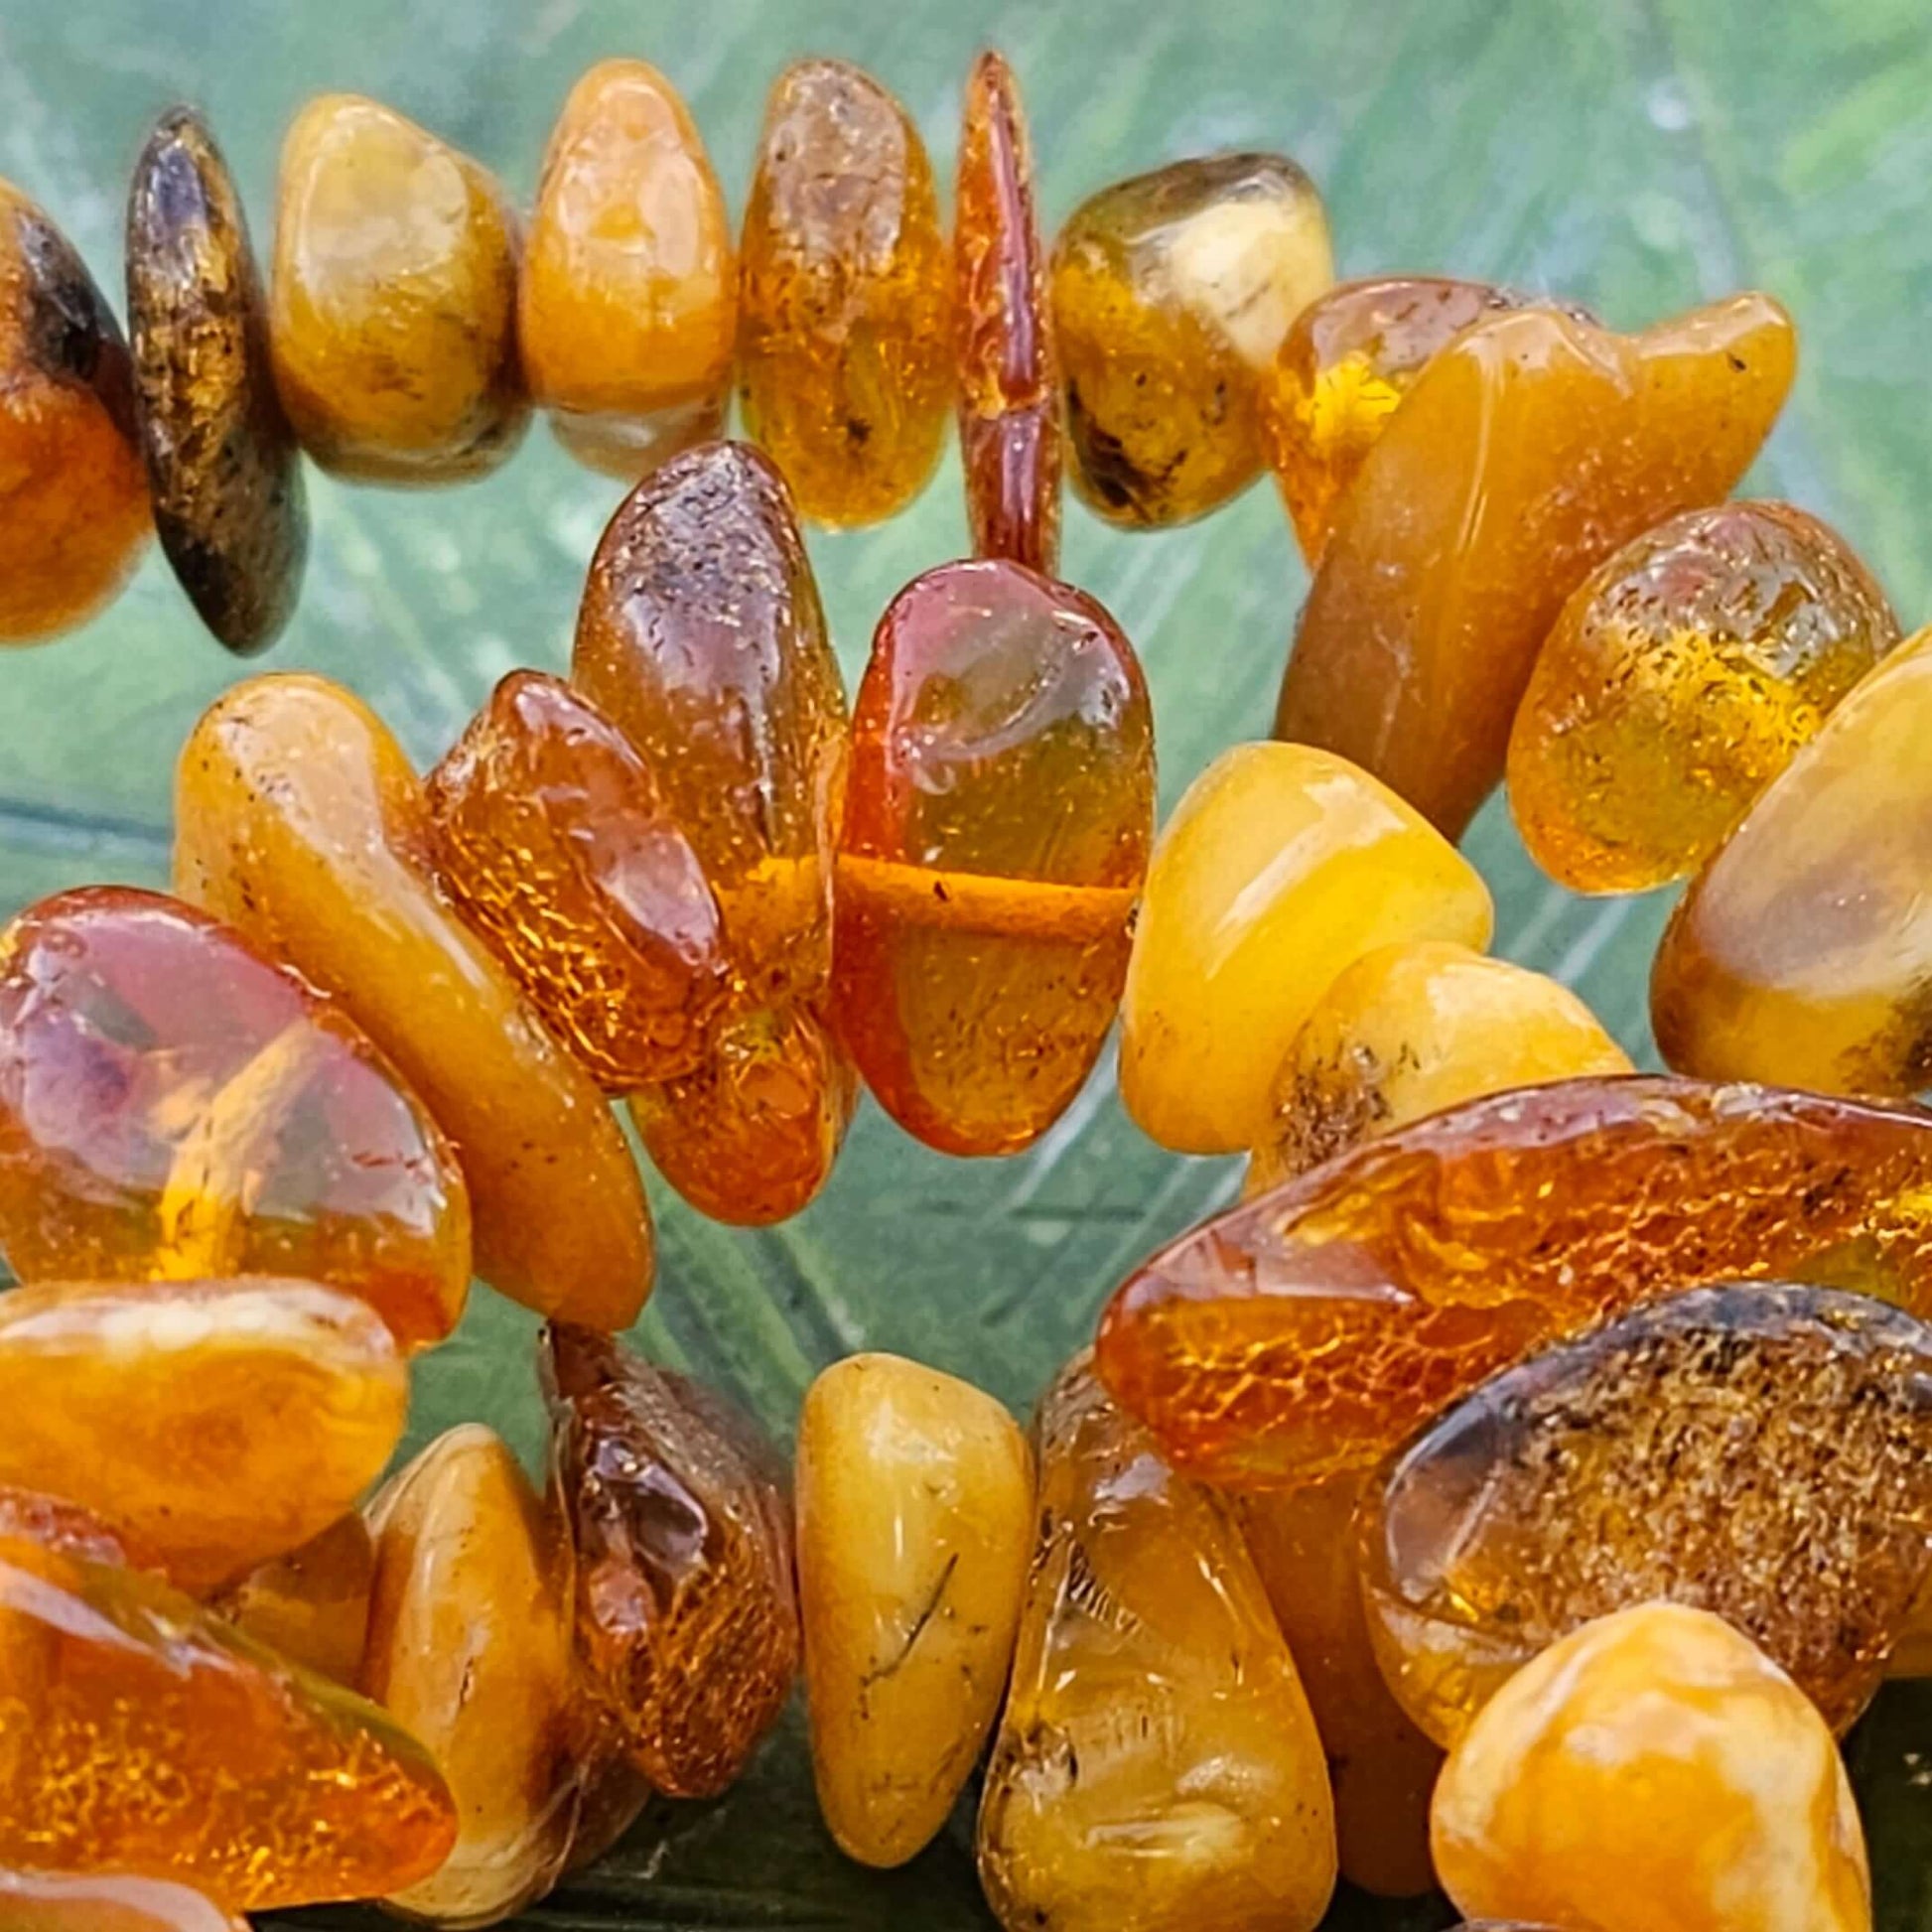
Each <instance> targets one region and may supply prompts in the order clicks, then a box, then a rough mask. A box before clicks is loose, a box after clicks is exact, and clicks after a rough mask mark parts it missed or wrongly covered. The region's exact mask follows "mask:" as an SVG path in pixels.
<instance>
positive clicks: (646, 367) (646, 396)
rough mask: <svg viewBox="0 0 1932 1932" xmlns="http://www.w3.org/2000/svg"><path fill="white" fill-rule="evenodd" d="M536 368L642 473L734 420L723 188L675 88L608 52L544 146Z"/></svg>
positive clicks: (616, 457) (732, 291)
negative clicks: (730, 412)
mask: <svg viewBox="0 0 1932 1932" xmlns="http://www.w3.org/2000/svg"><path fill="white" fill-rule="evenodd" d="M517 320H518V328H519V334H520V337H521V341H522V348H523V368H524V373H525V374H526V376H527V377H528V379H529V384H530V390H531V394H532V396H533V397H534V398H535V400H536V401H537V402H538V403H540V404H541V405H542V406H543V407H545V408H547V409H548V410H549V411H550V420H551V423H552V424H553V426H554V427H555V429H556V432H557V436H558V439H559V440H560V441H561V442H562V443H563V445H564V447H565V448H566V449H568V450H569V451H570V452H571V454H572V455H574V456H577V457H580V458H582V459H583V461H584V462H586V463H589V464H594V465H595V466H596V467H597V468H598V469H600V470H608V471H610V472H611V473H612V474H613V475H615V476H620V477H626V478H629V479H631V480H632V481H634V480H635V479H636V478H638V477H641V476H643V475H645V474H646V473H647V472H649V471H651V470H654V469H655V468H656V467H657V466H658V465H659V464H660V463H662V462H664V461H665V460H666V459H667V458H669V457H673V456H675V455H676V454H677V453H678V452H679V451H680V450H684V449H688V448H690V446H691V445H692V444H694V443H702V442H706V441H708V440H709V439H710V438H711V437H714V436H716V435H717V434H718V433H719V431H720V430H721V429H722V428H723V427H724V422H725V406H726V404H727V402H728V401H729V400H730V396H731V375H732V345H733V342H734V340H735V337H736V333H737V328H738V276H737V270H736V266H735V264H734V262H733V259H732V235H731V223H730V219H729V217H728V216H727V214H726V212H725V197H724V192H723V190H722V189H720V188H719V186H718V177H717V176H716V175H715V174H713V173H712V169H711V159H710V157H709V156H708V155H707V154H706V153H705V146H704V141H703V139H702V137H701V136H700V135H699V133H698V130H697V127H696V125H695V124H694V123H693V122H692V119H691V116H690V114H689V113H688V112H687V111H686V109H685V105H684V102H683V101H682V100H681V99H680V98H679V96H678V92H677V89H676V88H675V87H673V86H672V85H671V83H670V82H669V81H668V80H666V79H665V78H664V76H663V75H662V74H661V73H659V72H658V71H657V69H655V68H653V67H650V66H647V65H646V64H645V63H644V62H642V61H603V62H600V63H599V64H598V65H597V66H596V67H594V68H592V69H591V70H590V71H589V72H588V73H587V74H585V75H584V77H583V78H582V79H581V80H580V81H578V83H577V85H576V86H575V87H573V88H572V89H571V92H570V98H569V99H568V100H567V101H565V102H564V109H563V112H562V114H561V115H559V116H558V119H557V125H556V127H555V129H554V130H553V131H552V133H551V136H550V145H549V147H548V149H547V150H546V151H545V153H544V158H543V178H542V181H541V183H540V185H539V186H538V189H537V205H536V213H535V215H534V216H533V217H532V219H531V222H530V234H529V241H528V244H527V246H526V248H525V250H524V256H523V277H522V283H521V287H520V289H519V291H518V311H517Z"/></svg>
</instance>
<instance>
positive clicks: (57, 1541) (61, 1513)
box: [0, 1483, 161, 1570]
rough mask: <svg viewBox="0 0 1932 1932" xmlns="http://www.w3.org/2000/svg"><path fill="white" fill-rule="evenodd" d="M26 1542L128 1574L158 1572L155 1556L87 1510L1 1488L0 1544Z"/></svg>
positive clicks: (61, 1499) (56, 1499)
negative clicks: (14, 1539)
mask: <svg viewBox="0 0 1932 1932" xmlns="http://www.w3.org/2000/svg"><path fill="white" fill-rule="evenodd" d="M11 1537H24V1538H25V1539H26V1540H27V1541H28V1542H29V1543H38V1544H40V1545H41V1546H42V1547H43V1548H45V1549H49V1550H56V1551H59V1552H60V1554H61V1555H63V1556H68V1557H84V1558H85V1559H86V1560H87V1562H89V1563H104V1564H108V1565H110V1566H112V1567H116V1568H122V1569H129V1570H159V1569H160V1568H161V1563H160V1560H159V1558H157V1557H156V1556H155V1554H154V1552H153V1551H151V1550H149V1549H147V1548H146V1547H145V1546H144V1545H142V1544H141V1543H139V1542H138V1541H136V1539H135V1538H133V1537H131V1536H129V1535H128V1534H127V1532H126V1531H125V1530H123V1529H121V1528H119V1527H118V1526H116V1525H113V1524H109V1523H106V1522H104V1521H102V1519H101V1518H100V1517H98V1516H96V1515H95V1514H94V1513H93V1511H92V1510H90V1509H82V1508H81V1506H80V1505H79V1504H78V1503H70V1502H69V1501H67V1500H66V1499H65V1498H64V1497H60V1496H47V1495H43V1494H41V1492H40V1491H39V1490H36V1489H14V1488H10V1487H9V1486H7V1485H6V1484H4V1483H0V1541H5V1540H7V1539H8V1538H11Z"/></svg>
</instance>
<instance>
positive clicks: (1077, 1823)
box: [979, 1359, 1335, 1932]
mask: <svg viewBox="0 0 1932 1932" xmlns="http://www.w3.org/2000/svg"><path fill="white" fill-rule="evenodd" d="M1035 1435H1036V1439H1037V1443H1038V1449H1039V1505H1038V1507H1039V1529H1038V1541H1037V1543H1036V1545H1035V1551H1034V1560H1033V1569H1032V1573H1031V1574H1030V1576H1029V1577H1028V1580H1027V1595H1026V1603H1025V1606H1024V1609H1023V1611H1022V1614H1021V1621H1020V1638H1019V1648H1018V1651H1017V1653H1016V1655H1015V1658H1014V1666H1013V1685H1012V1689H1011V1691H1010V1692H1009V1693H1008V1697H1007V1706H1006V1714H1005V1716H1004V1717H1003V1718H1002V1719H1001V1721H1000V1731H999V1739H998V1742H997V1743H996V1744H995V1745H994V1749H993V1759H992V1763H991V1764H990V1765H989V1766H988V1769H987V1774H986V1788H985V1792H984V1795H983V1797H982V1799H981V1803H980V1815H979V1869H980V1882H981V1883H982V1885H983V1886H984V1887H985V1890H986V1896H987V1902H988V1903H989V1904H990V1905H991V1906H992V1907H993V1910H994V1913H995V1915H996V1916H997V1917H998V1918H999V1920H1000V1922H1001V1924H1002V1925H1004V1926H1005V1927H1007V1929H1008V1932H1023V1928H1044V1929H1045V1932H1082V1929H1083V1928H1085V1927H1088V1926H1101V1925H1104V1926H1108V1927H1110V1928H1114V1932H1189V1929H1190V1928H1195V1927H1202V1926H1214V1927H1217V1928H1224V1929H1225V1932H1264V1928H1265V1929H1266V1932H1311V1928H1312V1927H1313V1926H1314V1925H1316V1924H1317V1923H1319V1921H1320V1919H1321V1915H1322V1913H1323V1912H1324V1911H1325V1910H1326V1908H1327V1904H1328V1896H1329V1893H1330V1892H1331V1891H1332V1889H1333V1887H1334V1882H1335V1822H1334V1812H1333V1807H1332V1805H1331V1803H1330V1800H1329V1793H1328V1772H1327V1765H1326V1763H1325V1762H1324V1760H1323V1758H1322V1754H1321V1740H1320V1738H1319V1737H1317V1736H1316V1734H1315V1728H1314V1721H1313V1719H1312V1718H1311V1716H1310V1715H1309V1701H1308V1698H1307V1697H1306V1696H1305V1695H1304V1693H1303V1690H1302V1683H1301V1679H1300V1678H1299V1677H1298V1676H1297V1674H1296V1670H1295V1660H1294V1658H1293V1657H1291V1656H1290V1655H1289V1651H1288V1646H1287V1644H1285V1643H1284V1642H1283V1641H1282V1634H1281V1631H1280V1629H1279V1627H1278V1626H1277V1624H1276V1622H1275V1616H1274V1612H1273V1611H1272V1610H1271V1609H1270V1608H1269V1604H1268V1597H1267V1595H1266V1593H1265V1592H1264V1591H1263V1589H1262V1587H1261V1579H1260V1578H1259V1577H1258V1576H1257V1575H1256V1574H1255V1567H1254V1562H1253V1560H1252V1559H1251V1558H1250V1557H1249V1555H1248V1552H1247V1548H1246V1546H1245V1545H1244V1544H1243V1542H1242V1540H1241V1533H1240V1530H1239V1529H1238V1528H1237V1527H1236V1525H1235V1522H1234V1519H1233V1517H1232V1515H1231V1514H1230V1513H1229V1511H1228V1509H1227V1507H1226V1505H1225V1504H1223V1503H1222V1502H1221V1501H1220V1500H1219V1499H1218V1498H1216V1497H1215V1496H1213V1495H1211V1494H1210V1493H1209V1492H1208V1491H1206V1490H1204V1489H1201V1488H1198V1487H1196V1486H1195V1485H1194V1484H1193V1483H1191V1482H1188V1481H1187V1480H1185V1478H1183V1477H1181V1476H1179V1475H1176V1474H1175V1473H1174V1471H1173V1469H1172V1468H1170V1467H1169V1466H1168V1464H1167V1463H1166V1462H1164V1461H1163V1460H1162V1458H1161V1456H1160V1454H1159V1453H1158V1451H1157V1450H1156V1449H1155V1446H1154V1444H1153V1442H1152V1440H1151V1439H1150V1438H1149V1437H1148V1435H1147V1433H1146V1432H1145V1431H1144V1430H1142V1429H1141V1428H1140V1427H1139V1426H1138V1425H1137V1424H1135V1423H1134V1422H1133V1421H1131V1420H1130V1419H1129V1418H1128V1417H1127V1416H1125V1415H1123V1414H1122V1413H1121V1411H1120V1410H1119V1409H1118V1408H1116V1407H1115V1406H1114V1404H1113V1403H1112V1402H1111V1401H1110V1400H1109V1399H1108V1397H1107V1395H1106V1393H1105V1391H1104V1390H1102V1388H1101V1387H1100V1385H1099V1383H1098V1382H1097V1381H1096V1380H1095V1379H1094V1377H1093V1373H1092V1370H1091V1368H1090V1367H1089V1366H1088V1364H1087V1363H1086V1361H1085V1360H1084V1359H1081V1360H1079V1361H1076V1362H1075V1363H1073V1365H1072V1366H1071V1367H1070V1368H1069V1369H1068V1370H1067V1371H1066V1372H1065V1373H1064V1374H1063V1375H1062V1376H1061V1377H1060V1379H1059V1380H1058V1382H1056V1383H1055V1384H1054V1386H1053V1387H1052V1389H1050V1390H1049V1391H1048V1392H1047V1394H1046V1396H1045V1398H1044V1400H1043V1401H1042V1403H1041V1405H1040V1412H1039V1416H1038V1418H1037V1420H1036V1423H1035Z"/></svg>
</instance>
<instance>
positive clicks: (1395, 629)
mask: <svg viewBox="0 0 1932 1932" xmlns="http://www.w3.org/2000/svg"><path fill="white" fill-rule="evenodd" d="M1796 358H1797V337H1796V332H1795V331H1794V330H1793V328H1792V325H1791V319H1790V317H1789V316H1787V315H1786V314H1785V312H1784V311H1783V310H1782V309H1781V308H1779V307H1778V305H1777V304H1776V303H1775V302H1773V301H1772V300H1771V299H1770V298H1769V297H1768V296H1762V295H1740V296H1734V297H1732V298H1731V299H1730V300H1729V301H1726V302H1722V303H1717V304H1714V305H1713V306H1711V307H1710V308H1705V309H1698V310H1694V311H1692V312H1691V313H1690V314H1689V315H1686V316H1681V317H1679V318H1677V319H1676V320H1674V321H1671V322H1664V323H1659V324H1658V325H1657V326H1656V327H1654V328H1652V329H1648V330H1646V331H1644V332H1643V333H1642V334H1641V335H1636V336H1618V335H1613V334H1611V333H1610V332H1608V331H1606V330H1602V329H1598V328H1596V327H1594V326H1593V325H1591V324H1589V323H1587V322H1585V321H1582V320H1580V319H1578V318H1577V317H1574V316H1570V315H1565V314H1561V313H1559V312H1557V311H1555V310H1548V309H1525V310H1521V311H1518V312H1516V313H1514V314H1504V315H1500V316H1495V317H1492V318H1491V319H1490V320H1488V321H1486V322H1480V323H1477V324H1475V325H1474V326H1473V327H1472V328H1469V329H1466V330H1464V331H1463V332H1462V334H1461V335H1459V336H1457V337H1456V338H1455V339H1454V341H1453V342H1451V343H1450V344H1449V346H1448V347H1446V348H1444V349H1443V350H1442V351H1441V352H1439V353H1438V354H1437V355H1436V356H1435V358H1434V359H1433V360H1432V361H1431V362H1430V363H1429V365H1428V366H1427V368H1425V370H1424V371H1423V373H1422V375H1421V377H1420V378H1419V379H1418V380H1417V382H1416V384H1415V387H1414V388H1413V389H1411V390H1410V392H1409V394H1408V395H1407V397H1405V398H1404V400H1403V402H1402V405H1401V407H1400V408H1399V409H1398V410H1397V411H1396V412H1395V414H1394V416H1393V417H1391V418H1390V420H1389V423H1388V426H1387V427H1386V428H1385V429H1384V431H1383V433H1382V436H1381V438H1380V440H1379V441H1378V442H1377V443H1376V445H1375V447H1374V449H1373V450H1372V451H1371V452H1370V453H1369V455H1368V457H1367V458H1366V460H1365V461H1364V462H1363V464H1362V466H1361V469H1360V471H1359V473H1358V474H1357V476H1356V478H1355V481H1354V483H1353V484H1352V485H1351V486H1350V488H1349V490H1348V493H1347V494H1346V496H1344V497H1343V498H1342V499H1341V501H1340V503H1339V504H1338V506H1337V508H1336V513H1335V523H1334V529H1333V531H1332V533H1331V535H1330V537H1329V540H1328V544H1327V548H1326V549H1325V550H1324V551H1323V553H1322V558H1321V566H1320V568H1319V569H1318V570H1317V571H1316V573H1315V578H1314V583H1313V585H1312V587H1311V590H1310V592H1309V598H1308V602H1307V604H1306V605H1305V606H1304V607H1303V611H1302V618H1301V622H1300V624H1299V626H1298V629H1297V632H1296V639H1295V648H1294V654H1293V655H1292V656H1291V658H1290V659H1289V665H1288V672H1287V675H1286V677H1285V678H1284V679H1283V682H1282V693H1281V703H1280V706H1279V708H1278V710H1277V712H1276V716H1275V732H1276V736H1277V737H1280V738H1285V739H1290V740H1297V741H1301V742H1304V743H1307V744H1311V745H1321V746H1325V747H1326V748H1327V749H1328V750H1330V751H1332V752H1339V753H1340V754H1341V755H1342V756H1343V757H1344V758H1350V759H1354V760H1355V762H1356V763H1357V764H1360V765H1362V766H1364V767H1365V768H1366V769H1368V770H1370V771H1373V772H1374V773H1375V775H1376V776H1377V777H1379V778H1381V779H1382V780H1383V781H1384V782H1385V783H1387V784H1389V785H1391V786H1392V787H1393V788H1394V789H1395V790H1397V791H1399V792H1400V793H1401V794H1402V795H1403V797H1405V798H1407V799H1408V800H1409V801H1410V803H1411V804H1413V805H1415V806H1416V807H1417V809H1418V810H1420V811H1422V812H1423V813H1424V814H1425V815H1426V816H1427V817H1428V818H1430V819H1431V820H1433V821H1434V822H1435V823H1436V824H1437V825H1438V826H1439V827H1441V829H1442V830H1443V831H1444V832H1446V833H1447V834H1448V835H1449V837H1451V838H1455V837H1459V836H1460V835H1461V832H1462V829H1463V827H1464V826H1465V825H1466V824H1467V823H1468V821H1469V819H1470V817H1471V816H1472V815H1473V814H1474V812H1475V809H1476V807H1477V806H1478V805H1480V804H1481V803H1482V801H1483V799H1484V798H1485V797H1486V796H1487V795H1488V794H1489V792H1490V791H1491V789H1493V787H1494V786H1495V783H1496V781H1497V780H1498V779H1499V778H1500V777H1501V776H1502V771H1503V759H1504V753H1505V751H1506V749H1507V747H1508V743H1509V729H1510V723H1511V721H1512V719H1513V718H1514V717H1515V714H1516V707H1517V704H1518V702H1519V701H1520V700H1521V698H1522V695H1523V690H1524V687H1525V685H1526V684H1527V683H1528V682H1529V677H1530V671H1531V667H1532V666H1533V664H1534V663H1535V659H1536V653H1537V650H1538V648H1539V647H1540V646H1541V645H1542V643H1543V640H1544V638H1545V637H1546V636H1548V635H1549V632H1550V627H1551V625H1552V624H1553V623H1555V621H1556V620H1557V616H1558V613H1559V612H1560V611H1561V610H1562V608H1563V603H1564V600H1565V599H1566V598H1567V597H1568V596H1569V595H1570V593H1571V592H1572V591H1573V590H1575V589H1576V587H1577V586H1578V584H1580V583H1581V582H1582V581H1583V580H1584V578H1586V577H1587V576H1588V574H1589V573H1590V572H1591V571H1592V570H1593V569H1595V567H1596V566H1597V565H1598V564H1599V563H1601V562H1602V561H1603V559H1604V558H1605V557H1607V556H1609V555H1610V554H1611V553H1612V552H1613V551H1615V550H1616V549H1617V548H1618V547H1619V546H1620V545H1622V544H1624V543H1627V542H1628V541H1629V540H1630V538H1632V537H1634V536H1636V535H1637V534H1638V533H1639V532H1640V531H1643V530H1646V529H1648V528H1650V526H1651V525H1652V524H1654V523H1657V522H1660V521H1662V519H1663V518H1665V517H1667V516H1672V515H1675V514H1676V513H1677V512H1678V511H1679V510H1683V509H1691V508H1695V507H1698V506H1699V505H1702V504H1708V503H1712V502H1716V501H1717V500H1718V499H1719V498H1721V497H1723V496H1724V495H1725V494H1726V493H1727V492H1728V491H1729V490H1730V488H1731V486H1732V485H1733V484H1734V483H1736V482H1737V480H1738V478H1739V477H1741V476H1742V475H1743V473H1744V471H1745V469H1746V468H1747V466H1748V465H1749V463H1750V461H1751V459H1752V458H1753V457H1754V456H1755V455H1756V454H1757V451H1758V446H1759V445H1760V444H1761V443H1762V442H1763V441H1764V438H1765V435H1766V434H1767V433H1768V431H1769V430H1770V427H1771V424H1772V422H1773V421H1774V420H1775V418H1776V416H1777V413H1778V410H1779V407H1780V406H1781V405H1782V403H1783V401H1784V397H1785V392H1786V390H1787V389H1789V388H1790V386H1791V376H1792V370H1793V367H1794V365H1795V362H1796Z"/></svg>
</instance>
